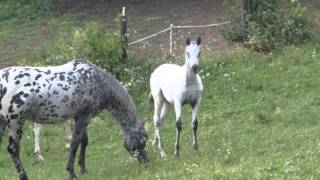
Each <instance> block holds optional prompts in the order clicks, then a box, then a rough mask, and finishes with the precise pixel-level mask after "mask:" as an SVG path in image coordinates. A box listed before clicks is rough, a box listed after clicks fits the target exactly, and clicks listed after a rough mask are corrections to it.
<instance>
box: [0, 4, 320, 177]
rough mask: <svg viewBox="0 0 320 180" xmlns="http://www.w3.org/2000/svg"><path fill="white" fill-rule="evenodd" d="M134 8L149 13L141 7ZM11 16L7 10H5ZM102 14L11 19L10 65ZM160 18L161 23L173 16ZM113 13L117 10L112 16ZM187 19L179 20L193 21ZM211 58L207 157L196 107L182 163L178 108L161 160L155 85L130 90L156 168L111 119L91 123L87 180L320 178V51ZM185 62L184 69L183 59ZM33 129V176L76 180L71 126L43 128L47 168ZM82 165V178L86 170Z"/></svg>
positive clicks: (5, 29)
mask: <svg viewBox="0 0 320 180" xmlns="http://www.w3.org/2000/svg"><path fill="white" fill-rule="evenodd" d="M83 2H85V1H83ZM105 2H108V1H105ZM110 2H111V1H110ZM112 2H113V1H112ZM137 2H138V1H137ZM166 2H169V1H166ZM190 2H191V1H190ZM206 2H209V1H206ZM89 4H90V3H89ZM85 5H87V4H85ZM133 5H134V7H139V3H137V4H133ZM98 6H99V5H95V6H94V7H96V8H97V9H98V10H99V13H100V12H101V13H102V12H104V10H105V9H106V8H107V6H106V7H102V6H101V9H99V7H98ZM153 8H158V7H153ZM159 8H160V7H159ZM164 8H166V7H164ZM190 8H192V6H190ZM4 9H6V7H5V6H3V4H1V3H0V11H1V10H4ZM75 9H76V8H75ZM145 9H148V8H145ZM94 10H95V9H94V8H92V9H91V10H90V11H89V10H88V11H82V9H79V10H74V11H71V12H66V13H65V14H63V15H61V16H52V17H51V16H49V17H48V16H44V17H35V18H34V19H32V20H31V19H28V18H19V17H12V18H9V19H5V20H1V21H0V64H1V67H3V66H7V65H10V64H21V62H23V61H25V60H26V59H30V58H31V59H32V58H34V57H35V56H36V57H39V56H41V54H42V53H43V54H46V53H47V52H49V51H50V49H52V48H54V47H53V46H54V43H55V42H54V41H55V39H56V38H57V32H59V31H61V30H64V31H68V30H69V29H71V28H72V27H73V26H83V25H84V24H85V23H86V22H87V21H90V20H102V19H103V18H105V17H103V16H102V15H101V16H98V15H97V14H99V13H96V14H93V13H92V12H93V11H94ZM209 10H211V9H210V8H209ZM185 12H188V11H185ZM185 12H182V15H183V13H185ZM208 12H209V11H208ZM136 13H137V17H135V20H136V21H137V22H138V21H140V20H141V19H144V16H143V17H142V18H141V17H140V16H142V15H145V14H143V13H144V12H142V11H141V14H138V13H140V11H137V12H136ZM159 13H160V14H157V15H155V16H161V13H165V12H161V11H159ZM203 13H204V14H205V12H203ZM210 13H211V11H210ZM108 14H110V12H108V13H106V14H105V16H107V15H108ZM0 15H1V12H0ZM182 15H179V18H181V19H183V18H182V17H183V16H182ZM145 16H147V15H145ZM180 16H181V17H180ZM139 18H141V19H139ZM167 20H168V18H166V17H164V18H159V19H153V20H150V19H145V21H143V22H141V24H138V23H137V24H136V26H135V28H136V29H138V30H139V27H140V26H141V27H146V26H149V25H152V24H158V25H159V24H161V23H168V22H166V21H167ZM192 20H194V21H196V19H192ZM104 23H105V24H106V22H104ZM113 23H114V22H113ZM106 26H108V24H106ZM151 30H152V31H153V29H151ZM151 30H150V31H151ZM235 51H237V52H235ZM35 53H38V54H35ZM203 56H204V57H205V58H203V59H202V60H201V69H202V72H201V76H202V78H203V84H204V88H205V90H204V95H203V98H202V99H203V101H202V106H201V112H200V122H199V133H200V134H199V145H200V154H199V155H198V156H197V155H196V154H195V153H194V151H193V149H192V128H191V111H190V108H189V107H188V106H186V107H185V108H184V111H183V114H182V115H183V123H184V124H183V130H182V137H181V146H182V147H181V148H182V149H181V157H180V159H177V158H175V157H174V143H175V122H174V119H175V117H174V113H173V108H171V112H170V114H169V116H168V117H167V120H166V121H165V123H164V125H163V128H162V136H163V141H164V146H165V149H166V151H167V154H168V157H167V158H165V159H161V158H160V155H159V152H158V150H157V149H156V148H154V147H153V146H152V143H151V142H152V137H153V121H152V114H153V109H152V107H149V104H148V103H147V96H148V94H149V87H148V84H145V86H143V87H142V88H141V89H142V90H141V91H139V92H136V91H135V92H130V93H131V94H132V95H133V98H134V100H135V103H136V105H137V108H138V111H139V114H140V117H141V119H143V118H144V117H148V121H147V124H146V129H147V132H148V134H149V139H148V144H147V148H148V152H149V157H150V162H149V163H148V164H146V165H140V164H138V162H137V161H136V159H134V158H133V157H130V155H129V153H128V152H127V151H126V150H125V148H124V147H123V139H122V131H121V129H120V127H119V126H118V124H116V122H115V121H113V120H112V118H111V117H110V116H109V114H108V113H107V112H103V113H102V114H100V115H99V116H98V117H96V118H94V119H92V121H91V124H90V125H89V130H88V131H89V145H88V148H87V157H86V160H87V168H88V172H89V174H87V175H85V176H83V177H81V179H82V180H87V179H88V180H91V179H92V180H100V179H101V180H104V179H139V180H140V179H150V180H151V179H152V180H153V179H319V178H320V166H319V159H320V138H319V137H320V131H319V129H320V122H319V119H320V114H319V113H318V112H319V109H320V90H319V87H320V78H319V75H320V71H319V69H320V45H313V44H307V45H303V46H299V47H287V48H285V49H284V50H283V51H281V52H277V53H270V54H266V55H265V54H257V53H252V52H247V51H246V50H243V49H241V50H234V49H232V50H231V49H227V50H226V51H220V52H218V53H217V52H212V53H210V54H207V53H206V54H204V55H203ZM152 61H155V63H154V62H147V63H154V64H155V65H157V64H159V63H161V62H166V60H165V59H163V57H159V58H158V59H157V58H156V59H152ZM178 62H179V63H180V64H182V63H183V60H182V59H180V60H178ZM148 76H149V75H148ZM146 78H148V77H146ZM32 129H33V124H32V123H31V122H27V123H26V124H25V126H24V135H23V138H22V142H21V159H22V162H23V163H24V166H25V169H26V171H27V173H28V175H29V177H30V179H32V180H44V179H45V180H47V179H48V180H60V179H67V177H68V174H67V171H66V170H65V166H66V162H67V157H68V150H67V149H66V148H65V143H66V141H67V140H66V137H65V132H64V129H63V125H62V124H57V125H47V126H45V127H44V128H43V131H42V136H41V138H42V139H41V146H42V152H43V155H44V157H45V161H43V162H40V163H36V162H35V158H34V153H33V150H34V134H33V131H32ZM7 145H8V134H6V135H5V137H4V140H3V144H2V145H1V149H0V180H15V179H18V175H17V173H16V170H15V167H14V165H13V162H12V159H11V157H10V155H9V153H7V150H6V147H7ZM75 167H76V172H79V167H78V165H77V164H76V165H75Z"/></svg>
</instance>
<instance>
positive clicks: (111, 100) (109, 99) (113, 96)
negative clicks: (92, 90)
mask: <svg viewBox="0 0 320 180" xmlns="http://www.w3.org/2000/svg"><path fill="white" fill-rule="evenodd" d="M104 88H105V89H108V90H109V91H108V92H106V93H105V94H106V95H105V96H106V97H105V98H104V101H105V103H104V104H105V108H106V109H107V110H108V111H109V112H110V113H111V115H112V116H113V117H114V118H115V119H116V121H117V122H118V123H119V125H120V126H121V128H122V129H123V131H124V132H125V133H128V132H131V131H132V130H133V129H135V128H136V127H137V126H138V116H137V110H136V107H135V105H134V103H133V100H132V99H131V97H130V96H129V94H128V93H127V91H126V90H125V89H124V88H123V87H122V86H121V85H120V83H119V82H118V81H116V80H112V81H110V82H108V83H106V87H104Z"/></svg>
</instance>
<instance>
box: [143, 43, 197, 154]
mask: <svg viewBox="0 0 320 180" xmlns="http://www.w3.org/2000/svg"><path fill="white" fill-rule="evenodd" d="M186 43H187V47H186V51H185V56H186V60H185V64H184V65H183V66H178V65H175V64H163V65H161V66H159V67H158V68H157V69H155V70H154V72H153V73H152V75H151V78H150V88H151V93H150V96H149V101H150V102H152V101H154V116H153V120H154V131H155V137H154V143H153V144H154V145H158V148H159V150H160V155H161V157H164V156H166V154H165V151H164V149H163V144H162V141H161V137H160V126H161V123H162V122H163V120H164V118H165V116H166V114H167V110H168V106H169V104H174V110H175V113H176V129H177V134H176V150H175V154H176V156H179V149H180V143H179V141H180V131H181V129H182V120H181V108H182V106H183V105H184V104H190V105H191V107H192V126H193V137H194V140H193V147H194V150H196V151H198V140H197V129H198V114H199V108H200V101H201V94H202V91H203V86H202V82H201V78H200V76H199V75H198V74H197V73H198V69H199V61H200V55H201V48H200V44H201V38H200V37H199V38H198V39H197V41H196V42H194V41H193V42H192V43H190V39H189V38H187V40H186Z"/></svg>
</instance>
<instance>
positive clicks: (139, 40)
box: [129, 28, 171, 45]
mask: <svg viewBox="0 0 320 180" xmlns="http://www.w3.org/2000/svg"><path fill="white" fill-rule="evenodd" d="M170 29H171V28H167V29H164V30H162V31H159V32H157V33H154V34H151V35H150V36H147V37H144V38H141V39H138V40H136V41H133V42H131V43H129V45H134V44H136V43H138V42H141V41H144V40H147V39H150V38H152V37H155V36H157V35H159V34H161V33H164V32H166V31H169V30H170Z"/></svg>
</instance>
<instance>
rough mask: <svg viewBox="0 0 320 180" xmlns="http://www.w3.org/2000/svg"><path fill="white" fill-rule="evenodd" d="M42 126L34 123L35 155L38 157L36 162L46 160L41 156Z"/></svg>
mask: <svg viewBox="0 0 320 180" xmlns="http://www.w3.org/2000/svg"><path fill="white" fill-rule="evenodd" d="M41 128H42V125H41V124H38V123H34V154H35V156H36V161H42V160H44V158H43V156H42V155H41V149H40V133H41Z"/></svg>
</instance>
